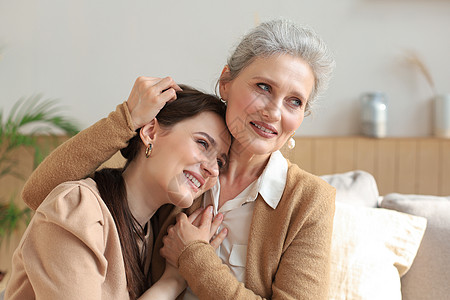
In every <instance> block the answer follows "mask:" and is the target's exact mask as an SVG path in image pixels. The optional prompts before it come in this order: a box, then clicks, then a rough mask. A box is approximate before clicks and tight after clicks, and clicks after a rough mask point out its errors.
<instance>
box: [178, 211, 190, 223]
mask: <svg viewBox="0 0 450 300" xmlns="http://www.w3.org/2000/svg"><path fill="white" fill-rule="evenodd" d="M183 219H187V216H186V214H185V213H182V212H180V213H179V214H177V217H176V220H177V223H178V222H179V221H181V220H183Z"/></svg>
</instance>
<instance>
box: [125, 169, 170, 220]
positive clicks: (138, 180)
mask: <svg viewBox="0 0 450 300" xmlns="http://www.w3.org/2000/svg"><path fill="white" fill-rule="evenodd" d="M137 167H138V165H137V164H136V163H133V162H132V163H131V164H130V165H129V166H128V167H127V169H126V170H125V171H124V172H123V175H122V176H123V179H124V181H125V187H126V191H127V201H128V207H129V208H130V212H131V214H132V215H133V217H134V218H135V219H136V221H138V223H139V224H140V225H141V226H142V227H144V226H145V224H146V223H147V222H148V221H149V220H150V218H151V217H152V216H153V215H154V214H155V212H156V211H157V210H158V208H160V207H161V205H162V204H163V201H161V199H165V198H167V195H166V197H165V198H164V195H159V194H158V192H157V190H158V189H157V188H152V183H151V182H148V181H145V180H143V179H142V177H141V176H139V172H137ZM149 190H151V191H152V192H151V193H149V192H148V191H149Z"/></svg>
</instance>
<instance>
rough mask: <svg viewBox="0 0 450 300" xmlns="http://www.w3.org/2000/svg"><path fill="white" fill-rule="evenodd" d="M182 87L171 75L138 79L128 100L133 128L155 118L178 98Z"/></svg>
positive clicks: (139, 126)
mask: <svg viewBox="0 0 450 300" xmlns="http://www.w3.org/2000/svg"><path fill="white" fill-rule="evenodd" d="M179 91H181V88H180V87H179V86H178V84H176V83H175V81H174V80H173V79H172V78H171V77H166V78H157V77H145V76H141V77H139V78H138V79H136V81H135V83H134V86H133V89H132V90H131V92H130V96H129V97H128V100H127V105H128V110H129V111H130V114H131V121H132V122H133V127H134V128H133V129H135V130H136V129H138V128H141V127H142V126H144V125H145V124H147V123H149V122H150V121H151V120H153V119H154V118H155V117H156V115H157V114H158V113H159V111H160V110H161V108H163V107H164V105H165V104H166V103H167V102H170V101H173V100H175V99H176V98H177V95H176V92H179Z"/></svg>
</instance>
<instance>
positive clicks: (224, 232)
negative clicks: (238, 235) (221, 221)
mask: <svg viewBox="0 0 450 300" xmlns="http://www.w3.org/2000/svg"><path fill="white" fill-rule="evenodd" d="M227 235H228V229H227V228H224V229H222V230H221V231H220V232H219V234H218V235H216V237H215V238H214V239H212V240H211V242H210V244H211V246H213V248H214V249H217V248H218V247H219V246H220V244H222V242H223V240H224V239H225V238H226V237H227Z"/></svg>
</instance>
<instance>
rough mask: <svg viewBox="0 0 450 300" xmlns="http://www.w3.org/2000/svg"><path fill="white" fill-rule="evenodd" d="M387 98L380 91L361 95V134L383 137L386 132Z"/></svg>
mask: <svg viewBox="0 0 450 300" xmlns="http://www.w3.org/2000/svg"><path fill="white" fill-rule="evenodd" d="M387 110H388V106H387V99H386V95H385V94H384V93H381V92H374V93H366V94H363V95H362V96H361V130H362V133H363V135H366V136H370V137H375V138H384V137H386V134H387Z"/></svg>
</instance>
